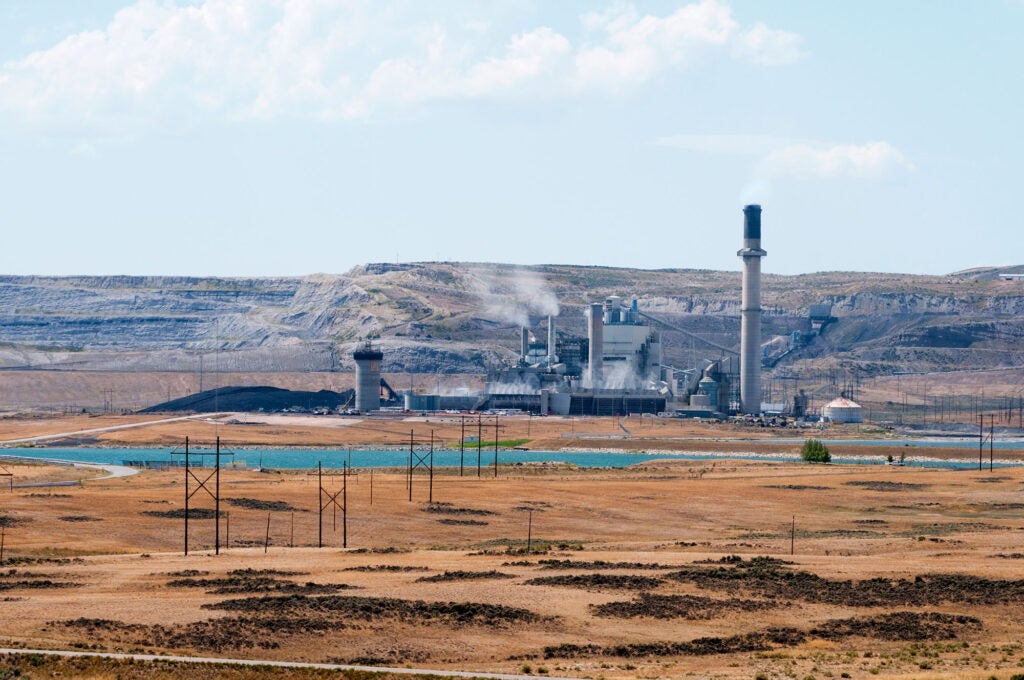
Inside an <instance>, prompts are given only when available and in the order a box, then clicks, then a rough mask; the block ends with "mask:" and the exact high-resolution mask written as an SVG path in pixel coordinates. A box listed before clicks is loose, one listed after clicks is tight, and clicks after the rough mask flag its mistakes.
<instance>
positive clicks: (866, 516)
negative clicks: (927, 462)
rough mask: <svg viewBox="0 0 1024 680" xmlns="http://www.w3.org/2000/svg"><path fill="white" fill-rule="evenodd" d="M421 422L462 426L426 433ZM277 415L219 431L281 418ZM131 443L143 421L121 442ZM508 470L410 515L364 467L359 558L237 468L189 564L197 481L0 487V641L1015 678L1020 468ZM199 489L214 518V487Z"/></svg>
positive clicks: (1019, 658)
mask: <svg viewBox="0 0 1024 680" xmlns="http://www.w3.org/2000/svg"><path fill="white" fill-rule="evenodd" d="M545 420H551V421H552V422H554V420H555V419H533V420H532V422H531V423H528V424H527V423H524V422H515V423H514V424H513V425H510V427H509V429H510V430H511V431H512V432H511V434H510V433H509V431H506V432H504V433H503V435H502V436H503V438H510V437H515V436H516V435H517V432H516V429H517V428H524V429H525V427H526V426H527V425H528V426H529V427H530V428H531V434H533V432H534V428H541V429H540V430H539V433H540V434H541V435H542V436H547V437H548V438H550V439H552V440H557V441H562V438H561V437H560V436H559V434H560V432H558V429H557V428H556V427H555V426H554V425H552V426H551V428H550V431H548V430H546V429H545V428H547V427H548V425H547V424H545V423H543V422H542V421H545ZM96 421H97V419H87V422H88V423H90V424H94V423H95V422H96ZM581 424H582V421H577V423H575V424H574V427H575V426H578V425H581ZM67 425H68V424H67V423H62V424H60V425H59V427H66V426H67ZM355 425H358V423H357V424H354V425H353V426H350V427H335V428H317V436H318V437H322V438H323V441H325V442H327V441H328V440H330V439H331V437H336V436H339V435H340V434H345V433H352V432H357V431H358V430H354V429H353V427H354V426H355ZM626 425H627V427H628V428H630V429H631V431H633V432H634V434H640V431H641V430H642V428H643V427H645V426H647V425H646V423H642V422H640V421H639V419H637V421H635V422H632V423H628V422H627V424H626ZM409 426H410V423H408V422H404V423H396V424H395V427H396V430H395V431H394V433H393V434H395V435H398V434H400V432H401V430H400V429H397V428H399V427H401V428H404V429H405V430H406V431H407V430H408V429H409ZM430 426H434V427H436V428H437V429H438V430H440V431H442V432H448V431H449V430H446V429H445V428H454V427H457V426H458V425H456V424H454V423H453V424H449V425H444V424H441V423H436V422H435V423H431V424H425V423H419V424H417V425H416V428H417V432H419V431H420V429H421V428H424V427H430ZM210 427H211V428H212V427H213V425H212V424H211V425H210ZM262 427H263V426H260V425H224V424H221V425H218V426H217V428H218V431H219V433H221V436H227V434H226V433H230V434H231V438H234V437H235V435H236V433H241V432H254V433H255V434H253V435H252V437H253V439H265V438H269V437H270V436H271V434H273V432H274V428H275V427H277V428H283V429H288V427H287V426H281V425H276V426H273V427H272V426H271V425H269V424H268V425H267V426H266V427H267V428H268V429H267V430H266V431H265V432H263V431H260V430H261V428H262ZM650 427H651V429H652V430H655V431H656V432H657V433H658V434H659V435H661V436H663V437H664V436H665V434H664V433H669V432H671V433H672V434H673V436H676V435H675V433H676V431H675V430H673V429H671V427H672V426H670V425H665V426H663V429H661V430H659V429H658V428H659V427H660V426H658V425H652V426H650ZM585 428H586V430H587V431H588V432H592V433H595V434H597V433H600V432H605V433H613V432H614V431H615V430H617V429H618V423H617V421H612V420H610V419H606V420H605V421H594V422H587V423H586V425H585ZM296 429H297V430H301V428H299V427H298V426H296ZM320 430H323V432H320ZM12 431H13V430H12V429H9V428H8V429H5V430H4V431H3V436H4V437H9V436H10V432H12ZM63 431H67V430H63ZM365 431H366V430H364V432H365ZM157 432H158V433H159V434H158V437H163V436H165V435H166V436H171V434H172V432H171V431H167V432H165V431H163V430H157ZM619 432H621V430H619ZM129 433H133V434H132V436H135V435H136V434H144V433H145V431H144V430H123V431H120V432H117V433H112V434H113V435H116V437H117V438H118V439H119V440H121V439H122V438H124V437H127V436H128V435H129ZM150 434H151V435H152V432H150ZM306 434H307V435H308V434H309V431H307V432H306ZM391 434H392V433H390V432H388V433H387V436H391ZM691 434H692V432H691ZM703 434H704V435H705V439H704V440H703V442H704V443H705V444H707V445H712V444H713V445H715V446H721V447H723V448H728V446H733V447H736V448H737V449H740V450H746V449H747V448H749V446H748V443H743V444H741V445H739V446H737V445H736V444H735V443H733V444H728V443H725V442H713V441H711V440H710V438H708V437H707V435H708V434H709V433H708V432H704V433H703ZM349 436H352V435H351V434H349ZM381 436H383V435H381ZM678 436H680V437H682V436H684V433H683V432H682V431H681V430H680V431H679V434H678ZM285 438H286V437H284V436H282V437H281V440H282V441H283V440H284V439H285ZM149 441H151V442H152V441H154V439H149ZM160 441H162V439H161V440H160ZM581 441H586V440H581ZM594 441H598V440H590V445H591V446H593V442H594ZM669 443H671V442H669V441H667V440H665V439H663V440H661V441H660V445H668V444H669ZM692 444H693V442H691V445H692ZM632 447H633V448H642V444H638V443H637V442H636V441H634V442H633V443H632ZM8 467H9V468H12V469H13V470H14V472H15V474H16V475H18V477H19V478H20V477H21V476H22V475H23V474H27V473H28V471H29V470H30V468H27V467H24V466H20V465H17V466H11V465H8ZM31 469H33V470H35V473H38V472H39V469H41V468H37V467H33V468H31ZM500 473H501V474H500V476H499V477H498V478H497V479H494V478H481V479H478V478H476V477H475V476H473V477H463V478H460V477H458V476H457V472H456V473H454V474H453V472H452V471H451V470H446V471H443V472H438V473H436V474H435V476H434V482H433V501H434V502H433V503H428V493H429V491H428V490H429V482H428V478H427V475H426V474H425V473H423V474H420V473H417V475H416V477H415V478H414V481H413V488H412V496H413V500H412V501H411V502H410V501H409V490H408V488H407V485H406V479H405V476H404V474H402V473H401V472H398V471H391V472H387V471H380V470H377V471H374V472H373V474H372V482H371V475H370V473H369V472H368V471H361V472H360V474H358V476H356V477H352V478H350V480H349V484H348V488H347V507H348V512H347V537H348V549H342V547H341V542H342V535H343V533H342V515H341V513H340V512H335V511H333V510H332V509H330V508H329V509H328V510H327V511H325V514H324V522H323V536H324V542H325V544H326V547H324V548H317V547H316V544H317V541H318V513H317V508H318V498H319V493H318V492H319V488H318V486H317V482H316V478H315V477H312V476H310V475H309V474H307V473H305V472H291V473H289V472H282V473H258V472H254V471H229V472H223V473H222V475H221V493H222V502H221V510H222V513H224V516H223V517H222V520H221V540H222V542H223V544H224V545H223V547H222V550H221V554H220V555H214V554H212V547H213V543H214V530H213V521H212V519H200V518H198V517H197V518H196V519H194V520H192V521H191V522H190V532H191V537H190V541H191V544H190V554H189V555H188V556H187V557H186V556H184V555H183V554H182V539H183V535H182V532H183V521H182V519H181V518H180V511H181V509H182V507H183V496H184V487H183V473H182V472H181V471H169V472H143V473H142V474H140V475H137V476H134V477H127V478H120V479H109V480H102V481H88V482H85V483H84V484H82V485H80V486H76V487H69V488H54V489H52V491H46V490H40V489H16V490H15V491H14V492H13V493H12V492H10V491H6V490H2V491H0V516H2V517H3V518H4V520H3V523H4V524H5V532H6V533H5V554H4V564H3V568H2V571H0V598H2V605H0V607H2V610H3V617H2V623H0V645H8V646H17V645H24V646H27V647H41V648H69V649H76V648H77V649H95V650H111V651H113V650H117V651H132V650H138V651H145V652H163V651H165V652H169V653H196V654H200V655H206V656H238V657H248V658H262V659H289V660H309V661H337V662H349V663H359V664H364V663H365V664H373V665H385V664H386V665H406V664H408V665H412V666H417V667H432V668H441V669H468V670H478V671H484V670H487V671H499V672H508V673H518V672H529V673H532V674H536V675H544V674H550V675H560V676H579V677H601V676H603V677H606V678H633V677H651V678H653V677H687V676H691V675H692V676H694V677H720V678H747V679H749V680H753V679H754V678H755V677H764V678H780V679H781V678H799V679H801V680H803V679H806V678H809V677H813V678H844V677H851V678H870V677H903V676H906V677H921V678H924V677H957V678H989V677H990V676H995V677H998V678H1001V679H1005V680H1008V679H1009V678H1010V677H1011V676H1012V675H1014V674H1019V673H1022V672H1024V647H1022V640H1021V630H1024V549H1022V547H1021V540H1020V534H1021V531H1024V518H1022V511H1024V502H1022V498H1021V492H1022V490H1024V470H1022V469H997V470H996V471H994V472H989V471H987V470H986V471H984V472H978V471H948V470H928V469H920V468H888V467H864V466H837V465H831V466H811V465H800V464H787V463H766V462H755V461H740V460H727V459H723V460H719V461H716V462H714V463H711V462H657V461H652V462H650V463H647V464H644V465H640V466H635V467H632V468H629V469H625V470H593V471H581V470H576V469H573V468H570V467H567V466H554V465H547V466H543V465H537V466H516V467H514V468H513V467H510V468H504V467H503V468H502V469H501V470H500ZM325 485H326V486H327V487H328V488H329V490H330V493H332V494H333V493H336V492H338V491H340V490H341V486H342V479H341V477H340V475H334V476H331V475H327V476H326V477H325ZM371 490H372V491H371ZM371 494H372V502H371ZM338 499H339V500H341V496H339V497H338ZM193 500H194V507H197V506H198V507H201V508H202V509H205V510H206V511H207V513H208V514H210V509H211V508H212V501H210V499H209V498H208V497H206V498H204V497H203V496H202V492H200V495H197V496H195V497H194V499H193ZM228 513H229V514H228ZM164 515H170V516H169V517H165V516H164ZM175 515H178V516H179V517H178V518H175ZM268 516H269V536H270V542H269V547H268V548H266V550H265V548H264V543H265V540H266V536H267V525H268ZM531 518H532V519H531ZM531 521H532V528H531ZM229 524H230V528H229V527H228V525H229ZM293 527H294V529H293ZM293 532H294V533H293ZM528 536H529V538H530V551H529V552H527V538H528ZM791 548H792V554H790V553H791ZM762 556H771V557H772V558H773V559H759V558H760V557H762ZM123 671H124V669H120V670H118V671H117V672H123ZM128 675H129V676H130V674H128Z"/></svg>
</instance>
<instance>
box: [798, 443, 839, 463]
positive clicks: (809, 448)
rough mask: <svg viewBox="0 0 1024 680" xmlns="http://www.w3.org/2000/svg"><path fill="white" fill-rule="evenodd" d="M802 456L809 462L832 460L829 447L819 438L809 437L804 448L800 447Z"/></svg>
mask: <svg viewBox="0 0 1024 680" xmlns="http://www.w3.org/2000/svg"><path fill="white" fill-rule="evenodd" d="M800 457H801V458H803V459H804V460H806V461H807V462H808V463H828V462H831V460H832V456H831V454H829V452H828V447H827V446H825V445H824V444H822V443H821V442H820V441H818V440H817V439H808V440H807V441H805V442H804V446H803V448H802V449H800Z"/></svg>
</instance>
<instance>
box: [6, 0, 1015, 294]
mask: <svg viewBox="0 0 1024 680" xmlns="http://www.w3.org/2000/svg"><path fill="white" fill-rule="evenodd" d="M1021 36H1024V0H973V1H971V2H935V1H934V0H900V1H898V2H893V1H892V0H858V1H857V2H821V1H820V0H806V1H803V0H789V1H781V0H779V1H774V2H764V1H755V0H733V1H731V2H729V1H726V0H697V1H690V2H687V1H669V0H650V1H641V0H635V1H634V2H619V1H617V0H611V1H608V2H595V1H590V0H580V1H578V2H551V1H548V2H540V1H532V0H504V1H502V0H496V1H495V2H483V3H482V2H476V1H471V0H465V1H463V0H438V1H437V2H422V0H392V1H388V0H377V1H370V0H193V1H187V0H139V1H138V2H125V1H123V0H122V1H116V0H89V2H81V1H80V0H0V225H2V229H3V231H2V233H3V236H4V243H3V247H2V248H0V273H4V274H39V275H74V274H96V275H104V274H137V275H199V276H208V275H212V276H281V275H304V274H313V273H344V272H346V271H348V270H349V269H351V268H352V267H353V266H356V265H359V264H363V263H367V262H411V261H437V260H441V261H474V262H506V263H517V264H578V265H598V266H625V267H639V268H644V269H660V268H695V269H718V270H739V269H740V266H741V262H740V260H739V258H737V256H736V251H737V250H738V249H739V248H740V247H741V246H742V243H741V240H742V220H743V215H742V206H743V205H745V204H747V203H760V204H761V205H762V207H763V216H762V220H763V222H762V224H763V226H762V239H763V240H762V246H763V247H764V248H765V250H767V251H768V256H767V257H766V258H765V259H764V260H762V268H763V270H764V271H765V272H769V273H777V274H799V273H806V272H816V271H835V270H843V271H874V272H905V273H915V274H918V273H919V274H944V273H949V272H953V271H958V270H962V269H967V268H971V267H979V266H994V265H1006V264H1022V263H1024V249H1022V244H1024V229H1022V224H1021V220H1020V218H1019V215H1020V214H1021V208H1020V206H1019V203H1020V202H1021V198H1020V197H1021V193H1022V192H1021V188H1022V186H1024V172H1022V170H1021V162H1020V160H1021V159H1022V158H1024V134H1022V133H1021V130H1022V127H1024V122H1022V121H1024V67H1022V65H1024V40H1022V39H1021Z"/></svg>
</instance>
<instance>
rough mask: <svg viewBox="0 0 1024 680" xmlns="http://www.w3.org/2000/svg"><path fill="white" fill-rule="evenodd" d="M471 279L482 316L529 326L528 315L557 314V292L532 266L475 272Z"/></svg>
mask: <svg viewBox="0 0 1024 680" xmlns="http://www.w3.org/2000/svg"><path fill="white" fill-rule="evenodd" d="M506 273H507V276H504V275H503V274H506ZM473 283H474V290H473V292H474V293H475V294H476V296H477V298H478V299H479V300H480V307H481V316H483V317H484V318H487V319H491V320H492V321H500V322H505V323H508V324H511V325H515V326H523V327H527V328H528V327H529V326H530V316H531V315H533V316H558V312H559V306H558V296H556V295H555V293H554V291H552V290H551V288H550V287H549V286H548V283H547V281H546V280H545V279H544V277H543V276H541V275H540V274H539V273H537V272H535V271H533V270H530V269H525V268H518V267H517V268H515V269H511V270H507V272H502V271H498V272H494V273H491V274H487V273H478V274H477V275H476V276H475V277H474V279H473Z"/></svg>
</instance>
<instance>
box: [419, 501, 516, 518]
mask: <svg viewBox="0 0 1024 680" xmlns="http://www.w3.org/2000/svg"><path fill="white" fill-rule="evenodd" d="M422 510H423V512H433V513H437V514H441V515H479V516H486V515H496V514H498V513H496V512H491V511H490V510H477V509H474V508H456V507H454V506H453V505H452V504H451V503H431V504H430V505H428V506H426V507H425V508H423V509H422Z"/></svg>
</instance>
